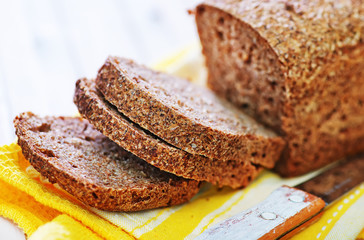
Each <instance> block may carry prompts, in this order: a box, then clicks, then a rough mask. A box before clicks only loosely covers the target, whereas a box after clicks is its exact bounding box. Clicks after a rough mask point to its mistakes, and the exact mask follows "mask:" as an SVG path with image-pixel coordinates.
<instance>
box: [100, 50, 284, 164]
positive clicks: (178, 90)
mask: <svg viewBox="0 0 364 240" xmlns="http://www.w3.org/2000/svg"><path fill="white" fill-rule="evenodd" d="M96 86H97V88H98V89H99V90H100V92H101V93H102V94H103V96H104V97H105V99H106V100H107V101H108V102H110V103H111V104H113V105H114V106H116V107H117V109H118V111H119V112H121V113H123V114H124V115H125V116H126V117H128V118H129V119H130V120H131V121H133V122H135V123H137V124H138V125H140V126H141V127H142V128H144V129H147V130H148V131H150V132H152V133H153V134H155V135H157V136H158V137H160V138H161V139H163V140H165V141H166V142H168V143H170V144H171V145H173V146H176V147H178V148H180V149H182V150H184V151H186V152H189V153H191V154H199V155H203V156H206V157H209V158H213V159H219V160H224V161H227V160H236V161H249V162H252V163H254V164H260V163H261V162H270V163H275V162H276V161H277V160H278V158H279V156H280V154H281V150H282V148H283V145H284V142H283V140H282V139H281V138H279V137H277V136H276V134H275V133H273V132H272V131H270V130H267V129H265V128H264V127H263V126H262V125H259V124H258V123H256V121H254V120H253V119H252V118H250V117H248V116H247V115H246V114H243V113H241V111H239V110H237V109H236V108H235V107H233V106H232V105H231V104H229V103H228V102H226V101H224V100H220V99H219V98H217V97H216V95H215V94H213V93H212V92H211V91H210V90H208V89H206V88H203V87H200V86H196V85H194V84H192V83H190V82H188V81H187V80H184V79H181V78H177V77H174V76H171V75H168V74H165V73H161V72H157V71H153V70H151V69H148V68H147V67H145V66H142V65H138V64H136V63H135V62H133V61H132V60H128V59H124V58H119V57H109V58H108V59H107V60H106V63H105V64H104V65H103V66H102V67H101V69H100V70H99V73H98V76H97V79H96Z"/></svg>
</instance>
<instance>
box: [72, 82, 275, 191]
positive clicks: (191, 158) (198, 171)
mask: <svg viewBox="0 0 364 240" xmlns="http://www.w3.org/2000/svg"><path fill="white" fill-rule="evenodd" d="M74 102H75V104H76V106H77V108H78V110H79V112H80V114H81V115H82V116H83V117H84V118H85V119H87V120H88V121H89V122H90V123H91V124H92V125H93V126H95V128H96V129H97V130H99V131H100V132H101V133H103V134H104V135H105V136H107V137H108V138H109V139H110V140H112V141H114V142H115V143H117V144H118V145H120V146H121V147H122V148H123V149H125V150H127V151H129V152H131V153H133V154H134V155H136V156H138V157H140V158H141V159H143V160H145V161H147V162H148V163H150V164H151V165H153V166H155V167H157V168H159V169H161V170H164V171H167V172H170V173H173V174H175V175H178V176H181V177H184V178H189V179H194V180H197V181H207V182H210V183H213V184H215V185H218V186H230V187H232V188H240V187H245V186H246V185H248V184H249V183H250V182H251V181H252V180H253V179H254V178H255V177H256V176H257V175H258V173H259V172H260V171H261V170H262V169H263V167H262V166H255V165H253V164H252V163H251V162H248V161H243V162H241V161H233V160H230V161H221V160H218V159H209V158H206V157H204V156H201V155H196V154H190V153H188V152H186V151H183V150H181V149H179V148H176V147H174V146H172V145H170V144H168V143H166V142H165V141H163V140H161V139H159V138H158V137H157V136H155V135H153V134H151V133H150V132H148V131H145V130H144V129H142V128H141V127H139V126H138V125H137V124H135V123H133V122H131V121H130V120H129V119H127V118H126V117H125V116H124V115H123V114H122V113H120V112H118V111H117V110H116V108H115V107H113V106H112V105H111V104H109V103H108V102H107V101H105V99H104V98H103V96H102V95H101V93H100V92H98V91H97V90H96V87H95V82H94V80H88V79H85V78H83V79H79V80H78V81H77V83H76V90H75V95H74ZM263 164H264V162H263ZM264 165H265V166H264V167H268V168H272V167H273V164H268V165H266V164H264Z"/></svg>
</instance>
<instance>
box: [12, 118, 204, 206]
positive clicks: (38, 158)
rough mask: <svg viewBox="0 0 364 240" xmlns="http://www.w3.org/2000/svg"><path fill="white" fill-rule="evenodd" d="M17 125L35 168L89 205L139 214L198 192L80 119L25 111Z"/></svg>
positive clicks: (193, 185)
mask: <svg viewBox="0 0 364 240" xmlns="http://www.w3.org/2000/svg"><path fill="white" fill-rule="evenodd" d="M14 125H15V129H16V135H17V136H18V144H19V145H20V147H21V149H22V152H23V154H24V156H25V158H26V159H28V160H29V162H30V163H31V165H32V166H33V167H34V168H35V169H36V170H37V171H38V172H39V173H40V174H41V175H43V176H44V177H46V178H47V179H48V180H49V181H50V182H51V183H58V184H59V185H60V186H61V187H62V188H63V189H65V190H66V191H67V192H69V193H70V194H71V195H73V196H74V197H76V198H77V199H78V200H80V201H81V202H83V203H85V204H87V205H89V206H92V207H95V208H98V209H102V210H108V211H138V210H144V209H151V208H158V207H163V206H171V205H176V204H181V203H184V202H186V201H188V200H189V199H191V198H192V197H193V196H194V195H195V194H196V193H197V192H198V190H199V182H197V181H194V180H187V179H184V178H181V177H177V176H175V175H173V174H170V173H167V172H164V171H161V170H159V169H158V168H156V167H153V166H152V165H149V164H148V163H147V162H145V161H143V160H141V159H140V158H138V157H136V156H134V155H133V154H131V153H129V152H127V151H125V150H124V149H122V148H121V147H119V146H118V145H117V144H115V143H114V142H112V141H110V140H109V139H108V138H106V137H105V136H103V135H102V134H101V133H99V132H98V131H97V130H95V129H94V128H93V126H92V125H91V124H89V123H88V122H87V121H86V120H83V119H81V118H79V117H38V116H36V115H34V114H32V113H22V114H20V115H19V116H17V117H16V118H15V120H14Z"/></svg>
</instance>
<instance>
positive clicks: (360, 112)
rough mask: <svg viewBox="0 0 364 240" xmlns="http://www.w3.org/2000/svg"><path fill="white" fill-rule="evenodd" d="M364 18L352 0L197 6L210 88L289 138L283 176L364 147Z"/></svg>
mask: <svg viewBox="0 0 364 240" xmlns="http://www.w3.org/2000/svg"><path fill="white" fill-rule="evenodd" d="M363 16H364V4H363V2H362V1H351V0H340V1H334V0H333V1H288V0H280V1H274V0H271V1H259V0H253V1H247V0H233V1H226V0H208V1H206V2H205V3H203V4H201V5H199V6H198V7H197V8H196V23H197V26H198V31H199V35H200V39H201V42H202V46H203V53H204V55H205V56H206V62H207V67H208V72H209V76H208V85H209V86H210V87H211V88H212V89H213V90H214V91H215V92H217V93H218V94H219V95H220V96H222V97H224V98H226V99H228V100H229V101H231V102H233V103H234V104H236V105H238V106H240V107H242V108H243V110H246V111H247V113H249V114H250V115H251V116H253V117H255V118H256V119H258V120H259V121H261V122H262V123H264V124H266V125H268V126H270V127H273V128H275V130H276V131H277V132H279V133H280V134H281V135H282V136H283V137H284V138H285V140H286V142H287V146H286V148H285V150H284V153H283V155H282V159H281V160H280V161H279V162H278V164H277V167H276V169H277V171H278V172H279V173H280V174H281V175H283V176H296V175H300V174H303V173H306V172H308V171H311V170H314V169H317V168H319V167H322V166H324V165H326V164H328V163H330V162H333V161H336V160H338V159H340V158H343V157H345V156H349V155H353V154H356V153H358V152H360V151H363V150H364V131H363V129H364V118H363V116H364V105H363V101H364V94H363V92H364V71H363V69H364V21H363V20H362V19H363ZM226 26H229V27H226ZM232 29H233V30H234V31H235V32H233V31H232ZM237 32H239V34H237ZM212 33H213V34H215V35H212ZM217 33H219V34H217ZM216 34H217V35H216ZM244 35H246V37H247V39H245V40H246V41H239V40H240V39H241V36H244ZM219 38H220V39H221V40H216V39H219ZM245 43H248V45H249V44H250V45H249V46H250V47H248V48H245V47H246V44H245ZM239 49H240V50H241V49H243V51H241V54H240V55H237V53H239ZM226 59H228V60H226ZM245 59H247V60H249V61H248V62H245ZM239 64H240V65H239ZM226 73H229V74H226ZM240 76H244V78H241V77H240ZM262 83H263V84H262ZM273 83H274V84H273ZM214 86H215V88H214ZM232 96H233V97H232ZM244 103H247V104H246V105H244ZM243 106H249V108H248V109H246V108H244V107H243Z"/></svg>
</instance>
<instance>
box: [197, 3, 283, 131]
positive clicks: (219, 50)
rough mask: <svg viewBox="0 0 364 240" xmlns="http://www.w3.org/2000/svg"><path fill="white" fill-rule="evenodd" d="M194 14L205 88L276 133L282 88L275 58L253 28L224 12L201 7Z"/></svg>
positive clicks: (278, 67)
mask: <svg viewBox="0 0 364 240" xmlns="http://www.w3.org/2000/svg"><path fill="white" fill-rule="evenodd" d="M195 14H196V23H197V28H198V32H199V36H200V40H201V43H202V51H203V54H204V55H205V57H206V58H205V59H206V64H207V68H208V86H209V87H210V88H211V89H212V90H214V91H215V92H216V93H217V94H218V95H220V96H222V97H224V98H225V99H227V100H229V101H231V102H232V103H234V104H235V105H236V106H238V107H240V109H242V110H243V111H244V112H246V113H248V114H249V115H251V116H253V117H255V118H256V119H257V120H258V121H260V122H262V123H264V124H266V125H268V126H270V127H273V128H274V129H276V130H278V131H279V130H280V125H281V120H280V119H281V115H282V102H283V97H284V91H285V88H284V79H283V73H282V71H281V66H280V64H279V61H277V55H276V54H275V53H274V51H273V50H272V49H271V48H270V46H269V45H268V43H267V42H266V41H265V40H264V39H263V38H262V37H261V36H260V35H259V34H258V33H257V32H256V31H255V30H254V29H253V28H252V27H250V26H249V25H248V24H246V23H244V22H242V21H241V20H240V19H238V18H236V17H234V16H233V15H231V14H229V13H227V12H224V11H222V10H220V9H218V8H215V7H213V6H209V5H206V4H201V5H199V6H198V7H197V8H196V13H195Z"/></svg>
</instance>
